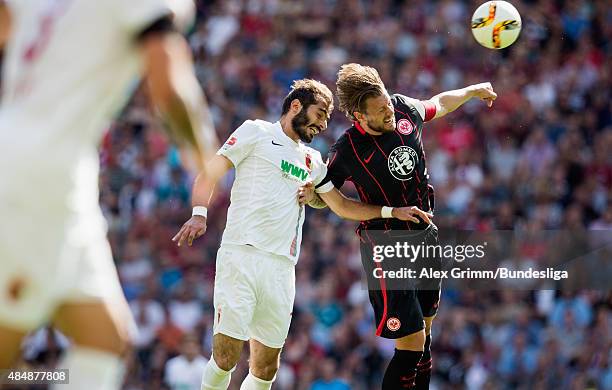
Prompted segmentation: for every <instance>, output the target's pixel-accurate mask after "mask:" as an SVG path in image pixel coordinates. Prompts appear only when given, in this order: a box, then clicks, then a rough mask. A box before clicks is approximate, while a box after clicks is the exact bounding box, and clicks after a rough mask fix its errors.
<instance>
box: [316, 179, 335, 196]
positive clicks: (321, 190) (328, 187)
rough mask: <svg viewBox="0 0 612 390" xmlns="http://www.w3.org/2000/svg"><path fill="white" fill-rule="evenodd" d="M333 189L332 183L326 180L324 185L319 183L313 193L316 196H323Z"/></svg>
mask: <svg viewBox="0 0 612 390" xmlns="http://www.w3.org/2000/svg"><path fill="white" fill-rule="evenodd" d="M333 189H334V183H332V182H331V180H328V181H327V182H326V183H323V182H321V183H319V184H318V185H317V186H315V192H316V193H317V194H325V193H327V192H329V191H331V190H333Z"/></svg>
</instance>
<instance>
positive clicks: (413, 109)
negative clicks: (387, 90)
mask: <svg viewBox="0 0 612 390" xmlns="http://www.w3.org/2000/svg"><path fill="white" fill-rule="evenodd" d="M391 102H392V103H393V107H395V108H396V110H397V111H400V112H402V113H404V114H412V115H414V114H418V115H419V116H420V117H421V119H423V118H425V105H424V104H423V102H422V101H420V100H419V99H415V98H411V97H409V96H405V95H402V94H399V93H395V94H393V95H392V96H391Z"/></svg>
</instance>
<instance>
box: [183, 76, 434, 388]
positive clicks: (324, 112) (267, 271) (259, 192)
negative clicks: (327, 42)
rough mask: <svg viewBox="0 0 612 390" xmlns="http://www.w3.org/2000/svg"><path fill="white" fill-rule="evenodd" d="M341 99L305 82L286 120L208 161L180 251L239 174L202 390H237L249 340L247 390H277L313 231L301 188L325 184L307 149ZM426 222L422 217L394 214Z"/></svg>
mask: <svg viewBox="0 0 612 390" xmlns="http://www.w3.org/2000/svg"><path fill="white" fill-rule="evenodd" d="M332 102H333V97H332V93H331V91H330V90H329V89H328V88H327V87H326V86H325V85H323V84H321V83H320V82H318V81H315V80H308V79H305V80H297V81H295V82H294V84H293V86H292V88H291V91H290V92H289V94H288V95H287V97H285V100H284V102H283V108H282V115H281V118H280V120H279V121H278V122H275V123H270V122H266V121H263V120H248V121H246V122H244V123H243V124H242V125H241V126H240V127H239V128H238V129H236V131H234V133H233V134H232V135H231V136H230V138H229V139H228V140H227V142H226V143H225V145H223V147H222V148H221V149H220V150H219V152H218V153H217V154H218V156H216V157H214V158H213V159H211V161H210V162H209V163H208V165H209V167H208V169H207V177H206V178H205V179H204V180H202V178H200V177H198V178H197V179H196V182H195V184H194V187H193V197H192V203H193V205H194V210H193V211H194V212H193V216H192V217H191V218H190V219H189V220H188V221H187V222H186V223H185V224H184V225H183V226H182V227H181V230H180V231H179V232H178V233H177V234H176V236H175V237H174V238H173V240H174V241H176V242H177V243H178V245H179V246H180V245H181V244H182V243H183V242H185V241H186V242H187V243H188V244H189V245H191V243H192V241H193V240H194V239H196V238H198V237H200V236H201V235H202V234H204V232H205V231H206V217H207V207H208V205H209V201H210V198H211V195H212V193H213V190H214V188H215V185H216V183H217V182H218V181H219V180H220V179H221V178H222V177H223V176H224V174H225V173H226V172H227V171H228V170H229V169H230V168H231V167H235V169H236V178H235V180H234V184H233V186H232V193H231V204H230V207H229V210H228V213H227V224H226V227H225V230H224V232H223V238H222V241H221V247H220V248H219V252H218V254H217V259H216V273H215V288H214V297H213V301H214V307H215V317H214V320H215V321H214V326H213V333H214V336H213V351H212V352H213V356H212V358H211V359H210V360H209V362H208V365H207V367H206V369H205V370H204V376H203V378H202V389H203V390H213V389H223V390H224V389H227V387H228V386H229V384H230V376H231V372H232V371H233V370H234V368H235V366H236V364H237V363H238V360H239V359H240V353H241V351H242V347H243V344H244V342H245V341H249V349H250V358H249V366H250V367H249V368H250V370H249V374H248V376H247V377H246V378H245V380H244V382H243V383H242V385H241V387H240V388H241V390H266V389H270V387H271V386H272V382H273V381H274V377H275V375H276V371H277V370H278V367H279V356H280V351H281V348H282V347H283V345H284V344H285V339H286V338H287V334H288V332H289V325H290V324H291V314H292V312H293V302H294V298H295V264H296V263H297V261H298V258H299V253H300V245H301V242H302V226H303V224H304V211H305V210H304V209H305V206H304V203H305V202H306V201H307V199H306V198H305V196H303V191H302V190H300V187H301V186H304V185H305V184H306V183H310V182H312V183H313V184H314V185H316V184H318V183H319V182H321V181H322V180H323V178H324V177H325V175H326V173H327V168H326V166H325V164H324V163H323V160H322V159H321V154H320V153H319V152H317V151H316V150H314V149H311V148H309V147H307V146H306V145H304V143H309V142H311V141H312V139H313V138H314V137H315V136H316V135H317V134H320V133H321V132H323V131H325V130H326V128H327V120H328V118H329V115H330V114H331V111H332V110H333V103H332ZM317 192H318V193H319V194H320V196H321V198H323V200H324V201H325V202H326V203H327V204H329V207H330V208H331V209H332V211H334V212H335V213H336V214H338V215H339V216H341V217H343V218H348V219H353V220H370V219H374V218H380V216H381V212H382V209H383V208H382V207H380V206H373V205H367V204H363V203H360V202H358V201H355V200H351V199H348V198H345V197H344V196H343V195H342V194H341V193H340V192H339V191H338V190H336V189H335V188H334V186H333V184H332V183H329V182H328V183H327V185H325V186H321V187H319V189H318V190H317ZM389 212H390V213H391V214H392V216H393V217H395V218H401V219H402V220H413V221H418V219H417V218H416V217H415V215H421V216H422V217H424V218H427V215H425V213H423V212H421V211H420V210H413V209H407V208H398V209H394V210H389Z"/></svg>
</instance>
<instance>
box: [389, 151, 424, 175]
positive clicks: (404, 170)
mask: <svg viewBox="0 0 612 390" xmlns="http://www.w3.org/2000/svg"><path fill="white" fill-rule="evenodd" d="M417 161H418V156H417V152H416V151H415V150H414V149H412V148H411V147H409V146H398V147H397V148H395V149H393V151H392V152H391V154H389V160H388V165H389V172H391V175H393V177H394V178H396V179H397V180H410V175H411V174H412V171H414V168H415V167H416V164H417Z"/></svg>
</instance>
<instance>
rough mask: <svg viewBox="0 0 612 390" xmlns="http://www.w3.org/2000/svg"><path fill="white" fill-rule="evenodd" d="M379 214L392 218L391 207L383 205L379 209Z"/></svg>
mask: <svg viewBox="0 0 612 390" xmlns="http://www.w3.org/2000/svg"><path fill="white" fill-rule="evenodd" d="M380 216H381V217H383V218H393V207H389V206H383V207H382V209H381V210H380Z"/></svg>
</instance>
